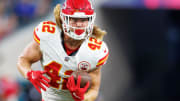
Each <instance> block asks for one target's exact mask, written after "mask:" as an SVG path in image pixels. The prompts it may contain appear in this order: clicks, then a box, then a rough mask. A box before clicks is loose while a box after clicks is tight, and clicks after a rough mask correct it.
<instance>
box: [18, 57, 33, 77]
mask: <svg viewBox="0 0 180 101" xmlns="http://www.w3.org/2000/svg"><path fill="white" fill-rule="evenodd" d="M31 64H32V63H31V62H29V61H28V60H27V59H26V58H24V57H19V58H18V62H17V68H18V70H19V72H20V73H21V74H22V75H23V77H24V78H27V75H26V74H27V72H28V71H30V70H31Z"/></svg>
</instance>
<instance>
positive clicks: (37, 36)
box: [33, 23, 42, 44]
mask: <svg viewBox="0 0 180 101" xmlns="http://www.w3.org/2000/svg"><path fill="white" fill-rule="evenodd" d="M41 29H42V23H40V24H39V25H38V26H36V27H35V28H34V32H33V38H34V41H35V42H36V43H38V44H40V37H41Z"/></svg>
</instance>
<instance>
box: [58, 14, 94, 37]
mask: <svg viewBox="0 0 180 101" xmlns="http://www.w3.org/2000/svg"><path fill="white" fill-rule="evenodd" d="M82 13H83V12H76V13H75V14H74V15H66V14H64V13H61V14H60V16H61V19H62V22H63V24H62V27H63V31H64V33H65V34H67V35H68V36H69V37H71V38H73V39H75V40H82V39H86V38H88V37H89V36H90V35H91V34H92V31H93V25H94V20H95V13H94V14H93V15H83V14H82ZM70 18H77V19H78V18H82V19H83V18H88V25H87V26H85V27H74V26H71V25H70Z"/></svg>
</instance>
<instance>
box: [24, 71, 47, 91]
mask: <svg viewBox="0 0 180 101" xmlns="http://www.w3.org/2000/svg"><path fill="white" fill-rule="evenodd" d="M44 73H46V71H33V70H31V71H29V72H28V73H27V79H28V80H29V81H30V82H31V83H32V84H33V85H34V87H35V88H36V89H37V91H38V92H39V93H41V91H40V89H39V88H42V89H43V90H44V91H46V88H45V87H44V86H43V85H42V84H44V85H45V86H47V87H50V85H49V84H48V83H49V82H50V80H49V79H48V78H46V77H45V76H43V74H44Z"/></svg>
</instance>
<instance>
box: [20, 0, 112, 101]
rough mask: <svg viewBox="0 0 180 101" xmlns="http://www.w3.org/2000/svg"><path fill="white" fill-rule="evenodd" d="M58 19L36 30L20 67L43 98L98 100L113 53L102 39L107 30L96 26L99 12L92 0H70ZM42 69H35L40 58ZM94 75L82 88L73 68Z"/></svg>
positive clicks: (57, 13) (57, 12)
mask: <svg viewBox="0 0 180 101" xmlns="http://www.w3.org/2000/svg"><path fill="white" fill-rule="evenodd" d="M54 16H55V20H56V22H52V21H44V22H41V23H40V24H39V25H38V26H37V27H35V29H34V40H33V41H32V42H31V43H30V44H29V45H27V47H26V48H25V49H24V51H23V52H22V54H21V55H20V56H19V58H18V63H17V67H18V70H19V71H20V73H21V74H22V75H23V76H24V78H26V79H28V80H29V81H30V82H31V83H32V84H33V85H34V87H35V88H36V89H37V90H38V91H39V92H40V93H41V94H42V99H43V101H74V100H75V101H82V100H84V101H94V100H95V99H96V97H97V96H98V92H99V88H100V79H101V67H102V65H103V64H105V63H106V60H107V58H108V55H109V51H108V48H107V46H106V44H105V43H104V41H102V39H103V36H104V35H105V33H106V32H105V31H102V30H101V29H100V28H98V27H97V26H95V25H94V20H95V16H96V13H95V11H94V9H93V5H92V2H91V1H89V0H66V1H65V2H64V4H63V5H62V7H61V6H60V4H58V5H56V7H55V8H54ZM39 60H40V62H41V64H42V69H43V70H42V71H39V70H36V71H35V70H32V69H31V65H32V64H33V63H34V62H37V61H39ZM77 70H82V71H86V72H88V73H89V74H90V76H91V78H92V81H91V86H90V88H89V89H88V87H89V82H87V84H86V85H85V87H83V88H80V86H79V85H80V80H81V77H80V76H79V77H78V80H77V84H76V83H75V82H74V77H73V76H70V75H71V73H72V72H73V71H77Z"/></svg>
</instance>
